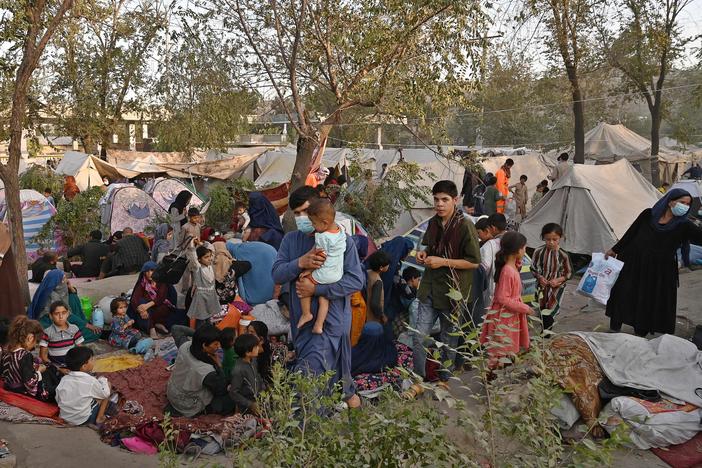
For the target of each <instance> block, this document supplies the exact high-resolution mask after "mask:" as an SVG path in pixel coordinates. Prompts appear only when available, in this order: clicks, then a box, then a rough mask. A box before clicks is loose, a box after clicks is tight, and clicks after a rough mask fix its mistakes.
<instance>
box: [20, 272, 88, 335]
mask: <svg viewBox="0 0 702 468" xmlns="http://www.w3.org/2000/svg"><path fill="white" fill-rule="evenodd" d="M56 301H62V302H63V303H64V304H68V305H69V307H70V312H71V315H69V316H68V323H72V324H74V325H76V326H77V327H78V328H79V329H80V331H81V333H82V334H83V337H84V338H85V341H86V342H87V343H90V342H92V341H95V340H97V339H98V338H100V333H102V330H100V329H99V328H98V327H96V326H94V325H93V324H91V323H90V322H88V320H87V319H86V318H85V315H84V314H83V309H82V307H81V304H80V299H78V294H77V292H76V288H74V287H73V286H71V283H69V282H68V280H67V279H66V276H65V275H64V273H63V271H62V270H49V271H48V272H47V273H46V274H45V275H44V279H43V280H42V281H41V284H40V285H39V287H38V288H37V290H36V292H35V293H34V297H33V298H32V303H31V304H29V308H28V309H27V316H29V318H30V319H32V320H39V323H41V326H42V327H43V328H48V327H49V326H50V325H51V317H50V316H49V308H50V307H51V304H52V303H54V302H56Z"/></svg>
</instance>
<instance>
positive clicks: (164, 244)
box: [151, 223, 173, 263]
mask: <svg viewBox="0 0 702 468" xmlns="http://www.w3.org/2000/svg"><path fill="white" fill-rule="evenodd" d="M172 232H173V228H172V227H171V226H169V225H168V224H166V223H161V224H159V225H158V226H157V227H156V232H155V233H154V245H153V246H152V247H151V261H152V262H156V263H158V262H160V261H161V259H163V257H165V256H166V254H167V253H168V252H169V251H170V250H171V239H170V237H169V236H171V235H172V234H171V233H172Z"/></svg>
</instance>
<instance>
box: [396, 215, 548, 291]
mask: <svg viewBox="0 0 702 468" xmlns="http://www.w3.org/2000/svg"><path fill="white" fill-rule="evenodd" d="M465 216H466V217H467V218H468V219H470V220H471V221H472V222H473V223H475V222H476V221H477V220H478V218H474V217H472V216H469V215H465ZM430 219H431V217H429V218H427V219H425V220H424V221H422V222H420V223H419V224H417V225H416V226H414V227H413V228H412V229H410V230H409V231H407V232H406V233H405V234H404V237H407V238H408V239H410V240H411V241H412V242H413V243H414V250H412V252H410V253H409V255H408V256H407V258H406V259H405V260H404V261H403V262H402V268H403V269H404V268H406V267H408V266H413V267H415V268H417V269H419V270H420V271H424V267H423V266H422V265H419V264H418V263H417V252H419V251H422V250H424V247H423V246H421V245H420V244H419V243H420V242H421V240H422V237H424V233H425V232H426V231H427V226H428V225H429V220H430ZM520 277H521V279H522V300H523V301H524V302H526V303H527V304H528V303H529V302H532V301H534V296H535V294H536V279H535V278H534V275H533V274H532V273H531V258H529V256H527V255H525V256H524V258H523V259H522V269H521V271H520Z"/></svg>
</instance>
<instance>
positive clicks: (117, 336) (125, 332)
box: [108, 315, 141, 349]
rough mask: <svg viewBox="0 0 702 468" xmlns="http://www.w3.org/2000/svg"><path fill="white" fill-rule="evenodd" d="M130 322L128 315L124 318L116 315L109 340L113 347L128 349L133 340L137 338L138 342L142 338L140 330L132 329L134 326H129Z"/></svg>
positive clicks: (113, 318)
mask: <svg viewBox="0 0 702 468" xmlns="http://www.w3.org/2000/svg"><path fill="white" fill-rule="evenodd" d="M130 320H131V319H130V318H129V316H127V315H124V316H122V317H120V316H117V315H115V316H113V317H112V325H110V328H111V329H112V333H110V339H109V340H108V341H109V343H110V345H111V346H114V347H115V348H125V349H127V348H129V343H131V341H132V339H134V338H137V341H138V340H139V339H140V338H141V333H140V332H139V330H137V329H135V328H132V325H129V326H127V322H129V321H130Z"/></svg>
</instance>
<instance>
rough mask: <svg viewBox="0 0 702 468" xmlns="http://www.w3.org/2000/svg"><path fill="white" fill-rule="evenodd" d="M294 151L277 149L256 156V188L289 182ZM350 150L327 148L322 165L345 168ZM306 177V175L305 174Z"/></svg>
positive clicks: (289, 147)
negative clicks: (257, 172) (258, 173)
mask: <svg viewBox="0 0 702 468" xmlns="http://www.w3.org/2000/svg"><path fill="white" fill-rule="evenodd" d="M296 152H297V151H296V149H295V147H294V146H287V147H285V148H277V149H275V150H272V151H267V152H266V153H264V154H262V155H260V156H257V157H256V158H257V161H256V162H257V164H258V166H259V168H260V169H261V173H260V175H259V176H258V178H257V179H256V181H255V183H256V187H258V188H261V187H267V186H270V185H279V184H282V183H284V182H288V181H290V176H291V175H292V172H293V168H294V167H295V156H296ZM349 152H350V150H348V149H346V148H327V149H326V150H325V151H324V155H323V156H322V164H323V165H325V166H327V167H334V166H340V167H342V166H345V165H346V155H347V154H348V153H349ZM305 175H307V174H305Z"/></svg>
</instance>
